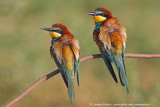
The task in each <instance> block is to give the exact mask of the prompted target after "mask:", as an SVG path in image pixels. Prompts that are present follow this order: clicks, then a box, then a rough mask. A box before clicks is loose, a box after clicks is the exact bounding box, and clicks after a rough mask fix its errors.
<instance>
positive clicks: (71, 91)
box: [68, 79, 75, 104]
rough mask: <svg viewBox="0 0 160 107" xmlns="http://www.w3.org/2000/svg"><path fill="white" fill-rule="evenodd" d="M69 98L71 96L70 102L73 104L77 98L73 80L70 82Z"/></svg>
mask: <svg viewBox="0 0 160 107" xmlns="http://www.w3.org/2000/svg"><path fill="white" fill-rule="evenodd" d="M68 96H69V98H70V102H71V104H72V99H73V98H74V97H75V92H74V82H73V79H71V80H68Z"/></svg>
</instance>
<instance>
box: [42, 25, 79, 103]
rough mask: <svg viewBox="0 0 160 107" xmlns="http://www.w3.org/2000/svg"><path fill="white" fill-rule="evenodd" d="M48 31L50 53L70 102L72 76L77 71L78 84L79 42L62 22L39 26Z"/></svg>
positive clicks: (72, 84)
mask: <svg viewBox="0 0 160 107" xmlns="http://www.w3.org/2000/svg"><path fill="white" fill-rule="evenodd" d="M41 29H42V30H46V31H49V34H50V36H51V38H52V40H51V47H50V53H51V57H52V58H54V61H55V62H56V65H57V66H58V68H59V70H60V71H61V75H62V78H63V80H64V82H65V84H66V86H67V88H68V96H69V98H70V102H71V103H72V99H73V98H74V96H75V92H74V76H75V73H77V82H78V86H79V70H78V69H79V63H80V59H79V55H80V49H79V43H78V41H77V40H76V39H75V38H74V36H73V35H72V34H71V33H70V32H69V31H68V29H67V27H66V26H64V25H62V24H53V25H52V27H51V28H41Z"/></svg>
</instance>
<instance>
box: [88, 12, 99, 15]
mask: <svg viewBox="0 0 160 107" xmlns="http://www.w3.org/2000/svg"><path fill="white" fill-rule="evenodd" d="M86 14H88V15H92V16H96V15H97V14H96V13H95V12H87V13H86Z"/></svg>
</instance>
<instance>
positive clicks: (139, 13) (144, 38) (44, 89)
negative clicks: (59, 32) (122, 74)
mask: <svg viewBox="0 0 160 107" xmlns="http://www.w3.org/2000/svg"><path fill="white" fill-rule="evenodd" d="M159 4H160V1H159V0H0V105H1V106H2V105H4V104H6V103H7V102H8V101H10V100H11V99H13V98H14V97H16V96H17V95H18V94H20V93H21V92H23V91H24V90H25V89H26V88H28V87H29V86H30V85H31V84H32V83H33V82H35V81H36V80H37V79H38V78H40V77H42V76H44V75H46V74H48V73H49V72H51V71H52V70H55V69H57V67H56V65H55V63H54V62H53V60H52V59H51V58H50V55H49V47H50V39H51V38H50V37H49V34H48V33H47V32H45V31H42V30H40V28H41V27H50V26H51V25H52V24H54V23H63V24H64V25H66V26H67V27H68V29H69V30H70V32H72V33H73V34H74V35H75V38H77V39H78V40H79V43H80V47H81V57H84V56H87V55H90V54H93V53H99V50H98V48H97V46H96V45H95V43H94V42H93V39H92V31H93V28H94V22H93V20H92V17H91V16H88V15H85V12H90V11H93V10H94V9H95V8H97V7H99V6H103V7H106V8H108V9H109V10H111V12H112V13H113V16H114V17H118V19H119V22H120V23H121V24H122V25H124V26H125V27H126V29H127V35H128V38H127V48H126V53H146V54H147V53H160V48H159V47H160V36H159V34H160V30H159V28H160V21H159V19H160V6H159ZM125 63H126V68H127V74H128V75H127V77H128V85H129V88H130V94H129V95H127V93H126V90H125V88H124V87H122V86H121V85H120V83H119V84H116V83H115V82H114V81H113V79H112V78H111V76H110V74H109V72H108V71H107V68H106V67H105V65H104V62H103V60H102V59H96V60H91V61H87V62H84V63H81V65H80V87H78V86H77V84H76V81H75V92H76V96H75V99H74V100H73V104H72V105H71V104H70V102H69V98H68V95H67V88H66V87H65V85H64V83H63V80H62V78H61V75H59V74H58V75H57V76H55V77H53V78H51V79H50V80H48V81H46V82H45V83H43V84H41V85H40V86H38V87H37V88H36V89H34V90H33V91H32V92H31V93H29V94H28V95H27V96H26V97H24V99H23V100H21V101H19V102H18V103H16V104H15V105H14V106H13V107H34V106H36V107H44V106H45V107H52V106H56V107H58V106H59V107H67V106H74V107H75V106H77V107H83V106H85V107H87V106H90V105H89V103H108V104H114V103H120V104H121V103H126V104H136V103H146V104H151V105H152V106H153V107H155V106H158V105H159V104H160V103H159V99H160V91H159V90H160V84H159V82H160V78H159V77H160V70H159V69H160V66H159V65H160V59H141V58H139V59H138V58H126V61H125Z"/></svg>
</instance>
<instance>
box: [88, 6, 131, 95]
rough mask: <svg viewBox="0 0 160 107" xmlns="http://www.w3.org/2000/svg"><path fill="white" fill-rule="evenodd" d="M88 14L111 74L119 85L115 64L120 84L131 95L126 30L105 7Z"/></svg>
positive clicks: (97, 42) (95, 38) (96, 40)
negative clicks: (126, 53)
mask: <svg viewBox="0 0 160 107" xmlns="http://www.w3.org/2000/svg"><path fill="white" fill-rule="evenodd" d="M86 14H88V15H92V16H93V19H94V21H95V28H94V31H93V39H94V41H95V42H96V44H97V45H98V47H99V50H100V52H101V55H102V58H103V60H104V62H105V64H106V66H107V68H108V70H109V72H110V73H111V75H112V77H113V78H114V80H115V81H116V83H118V82H117V78H116V75H115V73H114V70H113V68H112V64H111V63H114V64H115V65H116V67H117V71H118V75H119V78H120V82H121V84H122V86H126V90H127V93H129V88H128V85H127V74H126V69H125V64H124V59H125V55H124V54H125V53H124V49H125V47H126V43H125V42H126V38H127V36H126V30H125V28H124V27H123V26H122V25H120V24H119V23H118V20H117V18H115V17H112V13H111V12H110V11H109V10H107V9H106V8H104V7H99V8H97V9H96V10H95V11H94V12H88V13H86Z"/></svg>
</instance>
